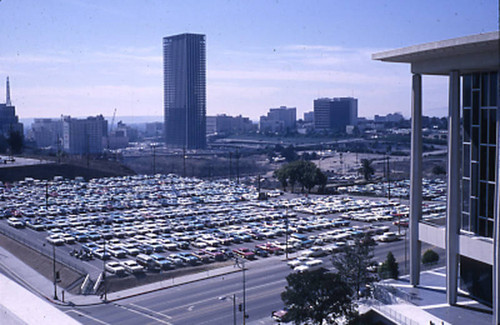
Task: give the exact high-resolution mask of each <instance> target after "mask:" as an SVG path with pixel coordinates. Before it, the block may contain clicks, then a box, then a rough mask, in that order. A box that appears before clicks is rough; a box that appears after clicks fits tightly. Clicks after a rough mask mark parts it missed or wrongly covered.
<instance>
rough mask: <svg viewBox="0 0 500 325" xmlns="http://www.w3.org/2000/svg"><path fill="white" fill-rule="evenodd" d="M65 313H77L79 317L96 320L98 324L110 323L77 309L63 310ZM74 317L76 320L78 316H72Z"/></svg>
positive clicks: (107, 324)
mask: <svg viewBox="0 0 500 325" xmlns="http://www.w3.org/2000/svg"><path fill="white" fill-rule="evenodd" d="M65 313H66V314H68V313H75V314H77V315H78V316H80V317H87V318H88V319H91V320H93V321H94V322H97V323H99V324H103V325H111V324H110V323H106V322H104V321H102V320H100V319H97V318H95V317H92V316H90V315H87V314H84V313H82V312H79V311H77V310H76V309H70V310H67V311H65ZM74 319H76V320H78V318H74Z"/></svg>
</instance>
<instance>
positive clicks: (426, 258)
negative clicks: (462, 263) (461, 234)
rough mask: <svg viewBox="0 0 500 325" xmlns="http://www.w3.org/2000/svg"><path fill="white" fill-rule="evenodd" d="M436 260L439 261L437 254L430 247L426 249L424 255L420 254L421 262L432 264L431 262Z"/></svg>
mask: <svg viewBox="0 0 500 325" xmlns="http://www.w3.org/2000/svg"><path fill="white" fill-rule="evenodd" d="M438 261H439V254H438V253H436V252H435V251H433V250H432V249H428V250H426V251H425V253H424V255H422V263H423V264H432V263H437V262H438Z"/></svg>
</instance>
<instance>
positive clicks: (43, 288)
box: [0, 247, 269, 306]
mask: <svg viewBox="0 0 500 325" xmlns="http://www.w3.org/2000/svg"><path fill="white" fill-rule="evenodd" d="M268 260H269V259H266V261H268ZM259 261H260V260H257V261H253V262H249V263H251V264H252V265H253V264H259ZM0 269H1V270H2V272H3V273H5V274H6V275H7V276H8V277H10V278H12V279H14V280H15V281H16V282H18V283H20V284H21V285H23V286H24V287H26V288H27V289H28V290H30V291H32V292H34V293H36V294H37V295H38V296H40V297H42V298H44V299H46V300H47V301H49V302H51V303H53V304H57V305H68V306H88V305H96V304H101V303H104V301H103V300H102V299H101V298H100V297H99V296H96V295H74V294H71V293H68V292H64V302H63V301H62V296H63V289H62V288H60V287H57V296H58V300H55V299H54V284H53V282H52V281H50V280H49V279H47V278H45V277H44V276H42V275H41V274H39V273H38V272H37V271H35V270H33V269H32V268H31V267H29V266H28V265H26V264H25V263H24V262H23V261H21V260H20V259H18V258H17V257H16V256H14V255H13V254H11V253H10V252H9V251H7V250H6V249H4V248H3V247H0ZM240 270H241V269H240V268H238V267H236V266H234V265H229V266H224V267H221V268H216V269H211V270H208V271H203V272H199V273H194V274H189V275H185V276H180V277H178V278H172V279H169V280H164V281H158V282H154V283H150V284H146V285H142V286H138V287H134V288H129V289H126V290H122V291H118V292H113V293H109V294H108V295H107V301H108V302H110V301H117V300H121V299H126V298H129V297H134V296H138V295H142V294H147V293H150V292H155V291H159V290H163V289H167V288H171V287H175V286H179V285H183V284H187V283H192V282H196V281H201V280H206V279H210V278H214V277H218V276H223V275H226V274H231V273H235V272H239V271H240ZM0 303H1V301H0Z"/></svg>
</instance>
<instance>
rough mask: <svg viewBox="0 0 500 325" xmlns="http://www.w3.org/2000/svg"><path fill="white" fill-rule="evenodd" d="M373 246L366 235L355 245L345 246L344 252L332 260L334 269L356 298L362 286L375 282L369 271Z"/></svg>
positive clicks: (370, 239)
mask: <svg viewBox="0 0 500 325" xmlns="http://www.w3.org/2000/svg"><path fill="white" fill-rule="evenodd" d="M373 246H374V241H373V239H372V238H371V237H370V236H369V235H366V236H365V237H364V238H360V239H357V240H356V241H355V245H353V246H349V245H346V246H344V248H343V249H342V251H340V252H339V253H337V254H335V255H334V256H333V258H332V264H333V267H334V268H335V269H336V270H337V272H338V273H339V275H340V277H341V278H342V280H343V281H344V282H346V283H347V284H348V285H349V286H350V287H351V289H352V291H353V292H354V296H355V297H356V298H357V297H358V294H359V292H360V289H361V288H362V286H364V285H366V284H369V283H371V282H373V281H374V280H375V279H374V277H373V276H372V274H371V273H370V272H369V271H368V267H369V266H370V265H372V264H373V250H374V249H373Z"/></svg>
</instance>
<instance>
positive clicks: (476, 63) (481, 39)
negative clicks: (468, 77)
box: [372, 31, 500, 75]
mask: <svg viewBox="0 0 500 325" xmlns="http://www.w3.org/2000/svg"><path fill="white" fill-rule="evenodd" d="M372 59H373V60H379V61H384V62H400V63H410V64H411V70H412V72H413V73H421V74H434V75H447V74H449V73H450V71H452V70H459V71H460V72H461V73H466V72H469V71H480V70H486V71H491V70H498V68H499V66H500V32H499V31H495V32H489V33H484V34H476V35H470V36H464V37H459V38H453V39H448V40H444V41H437V42H431V43H425V44H419V45H413V46H409V47H404V48H400V49H395V50H389V51H384V52H379V53H374V54H372Z"/></svg>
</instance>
